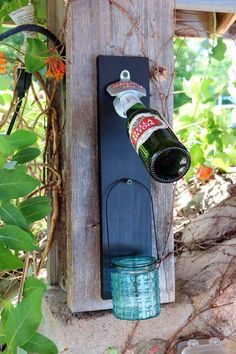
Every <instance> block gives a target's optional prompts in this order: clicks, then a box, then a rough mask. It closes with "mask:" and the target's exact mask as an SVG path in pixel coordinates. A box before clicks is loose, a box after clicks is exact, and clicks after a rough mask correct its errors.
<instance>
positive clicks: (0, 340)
mask: <svg viewBox="0 0 236 354" xmlns="http://www.w3.org/2000/svg"><path fill="white" fill-rule="evenodd" d="M4 343H6V339H5V334H4V328H3V326H0V344H4Z"/></svg>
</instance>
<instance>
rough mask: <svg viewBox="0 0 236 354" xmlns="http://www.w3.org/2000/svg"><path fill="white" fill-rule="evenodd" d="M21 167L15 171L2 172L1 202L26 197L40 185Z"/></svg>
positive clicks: (0, 172)
mask: <svg viewBox="0 0 236 354" xmlns="http://www.w3.org/2000/svg"><path fill="white" fill-rule="evenodd" d="M20 167H21V166H19V167H17V168H16V169H15V170H5V169H4V170H0V200H9V199H15V198H19V197H24V196H26V195H27V194H29V193H30V192H32V191H33V190H34V189H35V188H37V187H38V186H39V185H40V182H39V181H37V180H36V179H34V178H33V177H31V176H29V175H27V174H26V173H25V172H24V170H23V169H22V168H20Z"/></svg>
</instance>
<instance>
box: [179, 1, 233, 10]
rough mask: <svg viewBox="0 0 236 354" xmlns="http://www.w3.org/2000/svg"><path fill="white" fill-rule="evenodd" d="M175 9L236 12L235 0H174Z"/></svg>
mask: <svg viewBox="0 0 236 354" xmlns="http://www.w3.org/2000/svg"><path fill="white" fill-rule="evenodd" d="M176 9H180V10H191V11H209V12H224V13H234V12H236V1H235V0H197V1H196V0H176Z"/></svg>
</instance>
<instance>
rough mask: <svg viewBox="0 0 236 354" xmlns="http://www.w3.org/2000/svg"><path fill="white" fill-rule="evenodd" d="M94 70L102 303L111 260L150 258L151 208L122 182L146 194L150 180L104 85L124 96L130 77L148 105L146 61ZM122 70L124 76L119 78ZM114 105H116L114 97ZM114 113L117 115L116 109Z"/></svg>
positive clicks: (104, 62) (122, 60)
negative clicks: (129, 257)
mask: <svg viewBox="0 0 236 354" xmlns="http://www.w3.org/2000/svg"><path fill="white" fill-rule="evenodd" d="M97 70H98V142H99V144H98V145H99V171H100V222H101V278H102V279H101V280H102V284H101V285H102V286H101V292H102V298H103V299H110V298H111V267H110V266H111V258H112V257H116V256H128V255H129V256H132V255H140V256H142V255H143V256H146V255H150V256H151V255H152V210H151V204H150V198H149V197H148V195H147V193H145V192H144V191H143V188H141V187H140V186H139V185H138V184H137V183H129V182H128V181H131V180H136V181H139V182H140V183H142V184H143V185H144V186H145V187H146V188H147V190H148V191H149V192H150V191H151V178H150V176H149V175H148V173H147V171H146V170H145V168H144V166H143V164H142V162H141V160H140V158H139V157H138V155H137V154H136V153H135V152H134V150H133V147H132V144H131V143H130V141H129V139H128V136H127V132H126V123H127V120H126V119H121V118H119V115H117V113H116V111H115V109H114V106H113V99H112V98H111V96H110V94H109V93H108V92H107V87H108V86H109V85H111V86H112V91H111V92H112V93H114V96H116V95H117V93H118V91H119V92H120V89H122V86H123V88H125V90H127V89H128V91H129V92H130V90H129V89H130V88H131V87H127V85H128V86H132V85H133V84H131V81H130V80H129V79H130V77H131V78H132V80H133V81H134V82H138V86H137V85H136V84H135V91H136V90H138V92H139V94H140V97H141V95H142V101H143V102H144V104H146V105H147V106H148V105H149V62H148V58H143V57H117V56H99V57H98V58H97ZM124 70H125V71H124ZM127 71H128V72H129V73H130V77H129V76H128V75H127V76H126V75H125V72H126V73H127ZM122 72H123V74H122V75H121V73H122ZM120 75H121V78H120ZM119 78H120V81H119ZM117 81H118V82H117ZM132 88H134V87H133V86H132ZM144 88H145V89H144ZM122 92H123V93H124V91H122ZM145 95H146V96H145ZM121 99H122V98H121ZM116 102H119V98H117V100H116ZM119 106H120V105H119V103H118V107H119ZM120 113H121V114H122V111H119V108H118V114H120ZM123 113H124V112H123ZM118 182H119V184H117V183H118ZM108 229H109V235H108Z"/></svg>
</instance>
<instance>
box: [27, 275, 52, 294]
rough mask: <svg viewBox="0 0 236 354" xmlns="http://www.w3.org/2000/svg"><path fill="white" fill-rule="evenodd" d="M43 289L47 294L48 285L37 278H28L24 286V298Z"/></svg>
mask: <svg viewBox="0 0 236 354" xmlns="http://www.w3.org/2000/svg"><path fill="white" fill-rule="evenodd" d="M37 289H42V290H43V292H44V293H45V292H46V290H47V286H46V284H45V283H44V282H43V281H42V280H40V279H37V278H35V277H28V278H27V280H26V282H25V286H24V297H26V296H28V295H30V294H31V293H32V292H33V291H34V290H37Z"/></svg>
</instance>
